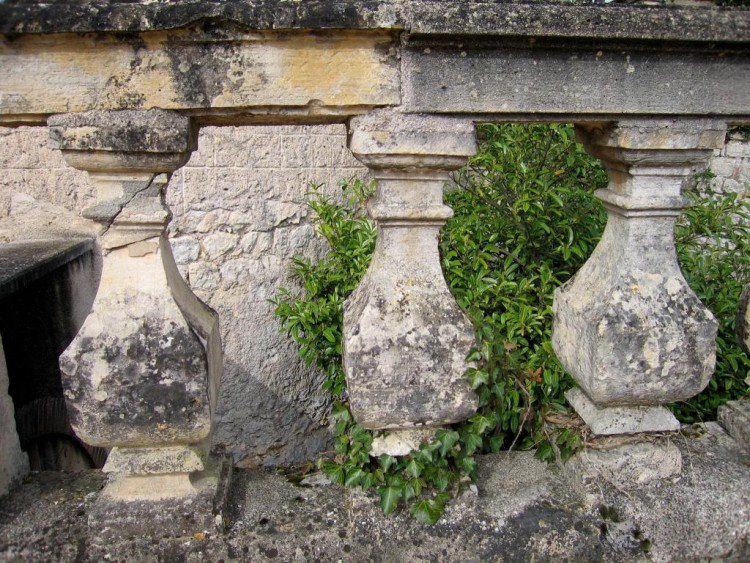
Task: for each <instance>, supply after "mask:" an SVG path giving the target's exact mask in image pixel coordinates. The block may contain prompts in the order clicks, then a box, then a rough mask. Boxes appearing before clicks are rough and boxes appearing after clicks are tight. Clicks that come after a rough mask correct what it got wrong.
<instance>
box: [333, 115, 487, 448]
mask: <svg viewBox="0 0 750 563" xmlns="http://www.w3.org/2000/svg"><path fill="white" fill-rule="evenodd" d="M349 148H350V149H351V151H352V153H353V154H354V156H355V157H356V158H357V159H358V160H360V161H361V162H362V163H364V164H365V165H366V166H367V167H368V168H369V169H370V170H371V171H372V173H373V175H374V176H375V178H376V179H377V183H378V187H377V194H376V196H375V198H374V200H373V201H372V202H371V203H370V205H369V212H370V216H371V217H372V218H373V219H374V220H375V221H376V222H377V225H378V240H377V245H376V249H375V254H374V256H373V259H372V263H371V265H370V268H369V270H368V271H367V274H366V275H365V278H364V279H363V280H362V282H361V284H360V285H359V287H358V288H357V289H356V290H355V291H354V293H353V294H352V295H351V297H350V298H349V299H348V301H347V303H346V307H345V311H344V366H345V371H346V379H347V384H348V389H349V399H350V405H351V409H352V413H353V415H354V417H355V419H356V420H357V421H358V422H359V423H360V424H362V425H363V426H365V427H366V428H370V429H391V430H408V432H405V433H401V434H400V440H394V441H392V442H389V443H391V444H394V443H395V442H399V445H394V446H393V447H390V446H387V445H386V446H385V450H383V451H388V452H389V453H394V454H399V453H406V452H408V451H409V449H411V448H414V447H417V445H418V442H419V439H420V438H422V437H424V433H421V432H413V430H414V429H420V428H430V427H437V426H441V425H444V424H449V423H453V422H458V421H460V420H463V419H465V418H467V417H469V416H470V415H471V414H472V413H473V412H474V410H475V409H476V404H477V402H476V396H475V394H474V393H473V391H472V390H471V389H470V387H469V385H468V383H467V381H466V379H464V372H465V370H466V368H467V367H468V366H467V363H466V361H465V358H466V355H467V353H468V351H469V349H470V348H471V347H472V345H473V344H474V342H475V339H474V332H473V328H472V326H471V324H470V322H469V320H468V318H467V317H466V315H465V314H464V313H463V311H461V309H459V308H458V306H457V305H456V302H455V300H454V299H453V296H452V295H451V294H450V292H449V291H448V287H447V285H446V283H445V279H444V277H443V273H442V270H441V268H440V258H439V255H438V241H437V239H438V233H439V231H440V227H441V226H442V225H443V224H444V223H445V221H447V220H448V219H449V218H450V217H451V215H452V211H451V209H450V208H449V207H447V206H445V205H443V201H442V200H443V186H444V184H445V181H446V180H447V179H448V172H449V171H451V170H455V169H457V168H459V167H460V166H462V165H463V164H464V163H465V162H466V160H467V157H468V156H470V155H471V154H473V153H474V151H475V148H476V147H475V139H474V127H473V124H472V123H471V122H468V121H460V120H457V119H453V118H447V117H426V116H420V115H401V114H398V113H396V112H392V111H387V110H383V111H378V112H374V113H372V114H369V115H366V116H361V117H357V118H354V119H352V121H351V123H350V139H349ZM379 447H380V446H379ZM376 451H377V448H376Z"/></svg>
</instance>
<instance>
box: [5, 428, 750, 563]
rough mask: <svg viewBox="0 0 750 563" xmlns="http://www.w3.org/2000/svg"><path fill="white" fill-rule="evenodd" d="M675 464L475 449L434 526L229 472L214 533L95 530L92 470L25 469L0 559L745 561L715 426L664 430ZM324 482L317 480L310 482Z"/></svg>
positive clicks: (368, 499)
mask: <svg viewBox="0 0 750 563" xmlns="http://www.w3.org/2000/svg"><path fill="white" fill-rule="evenodd" d="M674 443H675V445H676V446H677V447H679V448H680V451H681V454H682V457H683V470H682V474H681V475H680V476H677V477H673V478H670V479H665V480H657V481H654V482H651V483H648V484H645V485H641V486H635V485H633V484H628V483H621V484H617V483H611V482H610V481H608V480H606V479H596V478H594V479H592V480H582V479H581V478H580V476H578V475H576V474H575V473H574V472H573V471H572V468H571V467H568V466H564V467H562V468H561V467H559V466H557V465H555V464H545V463H543V462H540V461H539V460H537V459H535V458H534V457H533V453H532V452H513V453H508V452H501V453H499V454H496V455H492V456H485V457H481V458H480V459H479V467H480V476H479V482H478V484H477V486H476V487H470V488H469V489H467V490H466V491H465V492H464V493H463V494H462V496H461V497H460V498H458V499H457V500H455V501H454V502H452V503H451V505H450V506H449V507H448V509H447V511H446V513H445V514H444V516H443V518H442V519H441V520H440V522H438V524H436V525H435V526H427V525H423V524H420V523H418V522H416V521H414V519H412V518H411V517H410V516H409V515H408V514H405V513H404V512H403V511H402V512H401V513H395V514H393V515H391V516H390V517H384V516H383V515H382V513H381V512H380V509H379V507H378V505H377V498H376V497H377V495H376V494H375V493H374V492H370V493H369V494H365V493H362V492H361V491H359V490H358V489H343V488H340V487H338V486H335V485H331V484H317V485H314V486H298V485H295V484H294V483H292V482H291V481H289V480H288V479H287V478H285V477H284V476H283V475H280V474H275V473H271V472H267V471H261V470H255V471H242V470H238V471H236V472H235V475H234V477H233V484H232V487H231V490H230V493H229V498H228V510H227V513H226V524H227V527H226V531H225V532H224V533H223V534H217V533H216V532H213V531H211V530H210V529H206V530H204V529H199V528H196V529H195V530H192V529H191V530H190V531H191V532H192V534H191V535H188V536H185V537H182V538H178V539H169V538H158V537H157V538H143V537H141V538H138V537H136V538H135V539H129V540H128V539H124V538H118V537H117V535H116V534H110V535H109V537H107V538H105V537H102V536H99V535H97V534H95V533H91V532H90V531H89V529H88V528H87V526H86V520H87V517H88V515H89V512H90V510H91V507H92V506H93V503H94V499H95V498H96V495H97V493H98V491H99V489H100V488H101V486H102V483H103V479H104V477H103V476H102V474H101V473H100V472H96V471H90V472H85V473H78V474H65V473H36V474H32V475H31V476H30V477H29V478H28V479H27V480H26V481H25V483H24V484H23V485H22V486H21V487H20V488H18V489H17V490H16V491H14V492H13V493H11V494H10V495H9V496H7V497H5V498H3V500H2V502H1V503H0V559H10V560H28V561H32V560H33V561H100V560H120V561H122V560H127V561H130V560H170V561H219V560H222V559H223V560H224V561H266V560H276V561H315V560H317V561H339V560H340V561H529V560H536V561H561V560H567V561H644V560H654V561H693V560H703V559H719V560H725V561H746V560H748V558H749V557H750V545H749V544H748V536H749V535H750V520H749V519H748V518H747V514H748V513H749V512H750V457H749V456H748V454H747V453H745V452H743V450H742V449H741V448H740V447H739V446H738V445H737V444H736V443H735V442H734V441H733V440H732V439H731V438H730V437H729V436H728V435H727V434H726V433H725V432H724V431H723V430H722V429H721V428H720V427H719V426H718V424H716V423H708V424H707V425H705V426H694V427H690V428H689V429H687V431H685V432H684V434H683V435H682V436H680V437H678V438H677V439H675V440H674ZM321 481H322V483H325V481H324V480H315V482H317V483H320V482H321Z"/></svg>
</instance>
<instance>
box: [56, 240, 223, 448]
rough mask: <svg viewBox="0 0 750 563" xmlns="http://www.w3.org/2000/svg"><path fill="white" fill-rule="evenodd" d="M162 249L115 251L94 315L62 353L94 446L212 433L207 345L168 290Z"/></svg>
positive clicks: (67, 382) (73, 409)
mask: <svg viewBox="0 0 750 563" xmlns="http://www.w3.org/2000/svg"><path fill="white" fill-rule="evenodd" d="M157 240H158V239H157ZM164 243H165V244H168V243H166V241H164ZM164 252H165V248H164V247H163V246H161V247H159V252H158V253H153V254H150V255H149V256H146V257H139V258H131V257H129V254H128V249H127V248H121V249H116V250H113V251H111V252H110V253H109V255H108V256H107V258H106V259H105V262H104V267H103V271H102V281H101V284H100V287H99V292H98V294H97V296H96V300H95V301H94V305H93V309H92V311H91V314H90V315H89V316H88V318H87V319H86V321H85V322H84V324H83V326H82V327H81V330H80V331H79V333H78V335H77V336H76V338H75V339H74V340H73V342H72V343H71V345H70V346H69V347H68V349H67V350H66V351H65V353H64V354H63V355H62V356H61V358H60V368H61V370H62V372H63V384H64V388H65V398H66V400H67V402H68V409H69V411H70V415H71V421H72V424H73V427H74V428H75V429H76V432H77V433H78V435H79V436H80V437H81V438H82V439H83V440H85V441H86V442H88V443H90V444H92V445H97V446H102V447H112V446H159V445H170V444H172V443H174V442H177V443H180V442H182V443H191V442H199V441H201V440H203V439H205V438H206V437H207V436H208V435H209V431H210V428H211V417H210V405H211V403H210V400H209V399H210V395H209V389H208V387H207V385H206V383H207V381H206V379H207V376H206V374H207V370H208V366H207V363H206V356H205V350H204V348H203V345H202V344H201V342H200V340H199V339H198V337H197V336H196V335H195V334H194V332H193V331H192V329H191V328H190V326H189V325H188V324H187V322H186V321H185V318H184V316H183V314H182V312H181V310H180V309H179V308H178V306H177V304H176V303H175V302H174V300H173V298H172V296H171V294H170V289H169V285H168V282H167V279H166V276H165V273H164V268H163V266H162V258H163V254H164ZM166 252H169V250H168V248H167V249H166ZM144 280H148V284H146V283H144Z"/></svg>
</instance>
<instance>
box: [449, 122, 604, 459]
mask: <svg viewBox="0 0 750 563" xmlns="http://www.w3.org/2000/svg"><path fill="white" fill-rule="evenodd" d="M479 132H480V135H481V136H482V137H483V138H484V139H483V142H482V144H481V148H480V150H479V152H478V154H477V155H476V156H475V157H474V158H473V159H471V161H470V162H469V164H468V166H466V167H465V168H464V169H462V170H461V171H460V172H459V173H458V174H456V175H455V181H456V184H457V185H458V187H459V188H460V189H457V190H453V191H451V192H449V193H448V194H447V195H446V202H447V203H448V205H450V206H451V207H453V209H454V212H455V215H454V217H453V219H451V221H449V222H448V224H447V225H446V227H445V229H444V231H443V236H442V238H441V242H440V249H441V255H442V260H443V270H444V272H445V274H446V279H447V281H448V285H449V287H450V289H451V291H452V293H453V294H454V296H455V297H456V300H457V301H458V303H459V305H460V306H461V307H462V308H463V309H464V310H465V311H466V312H467V314H468V315H469V318H470V319H471V320H472V322H473V324H474V327H475V329H476V332H477V337H478V340H479V346H478V349H477V350H476V352H474V354H473V355H472V356H471V358H472V359H475V360H478V361H479V365H478V367H477V368H476V369H472V370H470V371H469V373H468V374H467V375H468V377H469V381H470V382H471V384H472V386H473V387H474V388H475V389H476V391H477V394H478V395H479V405H480V407H479V414H480V416H482V417H483V418H484V419H486V420H487V424H486V428H485V431H484V432H483V433H481V437H482V446H483V448H482V449H483V451H498V450H500V449H504V448H508V447H509V446H511V444H514V443H515V445H516V446H518V447H521V448H530V447H532V446H534V445H537V446H540V447H539V449H538V450H537V455H538V456H539V457H541V458H542V459H549V458H551V457H553V456H554V449H555V446H562V453H563V455H567V454H568V453H570V451H571V448H570V447H567V446H575V437H574V436H573V435H570V434H569V433H568V432H565V431H563V433H562V434H561V435H560V436H558V438H557V441H558V443H557V444H554V443H550V442H549V441H548V440H547V437H546V436H545V435H544V430H545V429H546V427H545V425H544V424H543V417H544V415H545V410H547V409H558V410H565V406H564V402H565V399H564V397H563V392H564V391H565V390H566V389H568V388H569V387H571V386H572V381H571V380H570V378H569V376H568V375H567V374H566V373H565V371H564V370H563V369H562V366H561V365H560V364H559V362H558V361H557V359H556V358H555V355H554V352H553V351H552V346H551V343H550V338H551V330H552V294H553V292H554V290H555V289H556V288H557V287H559V286H560V285H561V284H562V283H564V282H565V281H566V280H567V279H568V278H569V277H570V276H572V275H573V274H574V273H575V272H576V271H577V270H578V268H579V267H580V266H582V265H583V263H584V262H585V261H586V259H587V258H588V256H589V254H590V253H591V251H592V250H593V249H594V247H595V245H596V243H597V242H598V240H599V237H600V236H601V233H602V231H603V230H604V225H605V223H606V213H605V211H604V208H603V207H602V206H601V204H600V203H599V202H598V200H597V199H596V198H595V197H594V196H593V192H594V191H595V190H596V189H598V188H602V187H604V186H606V184H607V174H606V172H605V171H604V169H603V168H602V167H601V164H600V163H599V162H598V161H596V160H595V159H593V158H591V157H590V156H589V155H588V154H587V153H586V152H585V151H584V150H583V148H582V147H581V146H580V145H578V144H577V143H576V142H575V140H574V138H573V128H572V127H570V126H564V125H531V126H528V125H483V126H481V128H480V131H479ZM569 442H572V443H569Z"/></svg>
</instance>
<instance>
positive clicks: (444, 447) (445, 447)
mask: <svg viewBox="0 0 750 563" xmlns="http://www.w3.org/2000/svg"><path fill="white" fill-rule="evenodd" d="M438 434H441V433H438ZM459 438H460V436H459V435H458V432H453V431H451V432H443V433H442V434H441V435H440V436H439V437H438V440H440V455H441V456H443V457H445V455H446V454H447V453H448V452H449V451H451V449H453V446H455V445H456V442H458V440H459Z"/></svg>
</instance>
